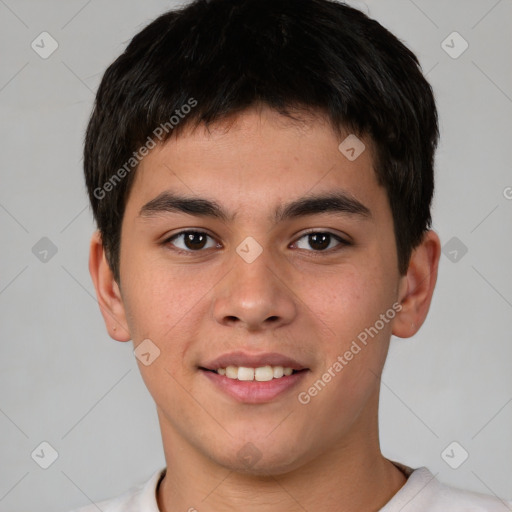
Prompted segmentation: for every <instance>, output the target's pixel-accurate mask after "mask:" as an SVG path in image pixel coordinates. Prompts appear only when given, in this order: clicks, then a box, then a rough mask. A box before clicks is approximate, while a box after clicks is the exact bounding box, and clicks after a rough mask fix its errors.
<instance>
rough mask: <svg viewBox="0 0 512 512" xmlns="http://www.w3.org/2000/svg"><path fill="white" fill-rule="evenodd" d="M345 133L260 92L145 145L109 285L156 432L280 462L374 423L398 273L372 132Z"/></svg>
mask: <svg viewBox="0 0 512 512" xmlns="http://www.w3.org/2000/svg"><path fill="white" fill-rule="evenodd" d="M347 135H349V134H348V133H347V134H346V135H345V136H347ZM342 140H343V138H342V139H340V138H339V137H338V136H336V135H335V134H334V132H333V131H332V130H331V128H330V127H329V125H328V124H327V123H326V122H325V121H324V120H323V119H322V118H320V117H318V118H317V119H315V120H312V121H310V122H308V123H307V125H306V124H298V123H296V122H293V121H291V120H289V119H287V118H284V117H282V116H281V115H279V114H278V113H276V112H274V111H272V110H269V109H260V110H256V109H253V110H248V111H246V112H244V113H243V114H241V115H239V116H238V117H237V118H236V120H235V122H234V123H233V124H231V125H230V126H229V127H227V125H221V124H218V125H216V126H215V127H212V128H210V131H209V132H208V131H206V130H204V129H202V128H200V129H197V130H196V131H193V132H192V131H188V132H186V133H184V134H183V135H180V137H178V138H177V139H174V138H173V139H171V140H169V141H168V142H166V144H165V145H163V146H160V147H157V148H155V149H153V150H152V151H151V152H150V154H149V155H148V156H147V157H145V159H144V160H143V161H142V162H141V164H140V166H139V169H138V170H137V174H136V176H135V180H134V183H133V187H132V190H131V193H130V196H129V199H128V202H127V207H126V212H125V216H124V219H123V224H122V234H121V252H120V290H121V297H122V306H123V315H124V316H125V318H124V321H125V322H126V325H127V327H128V330H129V334H130V337H131V338H132V339H133V341H134V345H135V347H137V346H139V344H140V343H141V342H143V340H150V342H148V341H145V342H144V343H146V345H143V346H142V347H146V348H145V349H144V352H149V353H150V354H152V355H149V356H146V359H147V360H146V362H149V361H150V360H152V359H153V357H154V356H155V354H158V351H159V355H158V357H156V358H155V359H154V360H152V362H151V363H150V364H147V365H146V364H143V363H142V362H140V361H139V363H138V364H139V367H140V371H141V373H142V376H143V378H144V381H145V383H146V385H147V387H148V389H149V391H150V393H151V395H152V396H153V398H154V400H155V402H156V404H157V410H158V415H159V420H160V423H161V428H162V435H163V438H164V444H165V443H166V442H167V443H171V442H172V443H176V442H178V440H179V442H180V443H182V444H184V445H186V446H188V447H191V448H193V449H194V450H195V451H196V452H197V453H200V454H202V455H204V456H205V457H207V458H209V460H210V461H213V462H216V463H218V464H221V465H222V466H225V467H229V468H232V469H237V470H241V471H243V470H247V471H253V472H255V473H257V472H260V471H261V472H271V473H274V474H278V473H280V472H284V471H289V470H291V469H293V468H297V467H299V466H300V465H301V464H305V463H307V462H311V461H312V460H313V459H314V458H315V457H318V456H319V454H322V453H325V452H326V451H328V450H331V451H336V450H337V449H340V450H341V449H342V448H343V447H346V446H349V444H356V445H357V443H364V442H367V438H368V437H367V436H368V435H369V433H370V432H372V431H373V429H376V427H377V425H376V415H377V397H378V388H379V379H378V376H379V375H380V374H381V371H382V367H383V365H384V361H385V358H386V354H387V350H388V345H389V338H390V335H391V332H392V328H393V322H394V317H395V314H396V311H397V305H396V301H397V300H398V298H399V289H400V283H401V279H402V278H401V277H400V275H399V273H398V266H397V253H396V247H395V237H394V232H393V219H392V215H391V210H390V206H389V203H388V199H387V195H386V192H385V190H384V189H383V188H382V187H380V186H379V185H378V183H377V179H376V175H375V172H374V170H373V166H372V162H373V155H372V148H371V144H370V142H369V141H367V140H365V141H364V142H365V144H366V149H365V150H364V151H363V152H362V153H361V154H360V155H359V156H358V157H357V158H356V159H355V160H349V159H348V158H347V157H346V156H345V154H343V153H342V152H341V151H340V150H339V149H338V146H339V144H340V143H341V142H342ZM348 154H350V151H349V153H348ZM178 196H179V199H180V201H178V200H177V199H178ZM192 200H194V201H192ZM398 308H399V306H398ZM363 340H364V341H363ZM227 366H230V367H234V368H230V369H228V370H227V372H228V374H229V375H230V376H233V375H238V377H239V378H242V379H243V378H248V379H249V378H250V377H251V369H254V368H257V370H256V376H257V377H258V378H262V379H268V378H269V377H272V379H271V380H263V381H260V380H246V381H244V380H239V379H232V378H229V377H228V376H226V375H223V373H224V370H223V368H226V367H227ZM268 366H270V369H269V368H265V369H263V370H261V369H259V368H262V367H268ZM280 366H282V367H284V368H292V369H293V370H294V371H293V373H292V374H291V375H285V376H283V377H280V378H279V375H281V373H282V372H284V371H285V372H286V373H289V372H290V370H284V369H283V370H280V369H279V367H280ZM238 367H243V368H242V369H241V370H240V369H238ZM217 368H222V369H221V370H220V373H217V372H216V371H215V370H217ZM244 368H245V369H244ZM233 372H234V373H233ZM274 372H275V375H276V377H274ZM248 443H252V445H249V444H248Z"/></svg>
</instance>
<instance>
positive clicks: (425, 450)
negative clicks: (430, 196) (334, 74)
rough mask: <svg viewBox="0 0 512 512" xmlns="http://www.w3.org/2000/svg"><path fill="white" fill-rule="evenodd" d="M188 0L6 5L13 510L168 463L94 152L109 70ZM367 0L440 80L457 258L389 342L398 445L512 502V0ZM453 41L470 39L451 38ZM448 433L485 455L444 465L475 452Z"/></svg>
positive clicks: (4, 126) (440, 211) (1, 94)
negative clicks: (133, 334) (411, 326)
mask: <svg viewBox="0 0 512 512" xmlns="http://www.w3.org/2000/svg"><path fill="white" fill-rule="evenodd" d="M353 3H354V4H356V2H353ZM175 5H177V4H176V3H173V2H166V1H163V0H149V1H144V2H142V1H140V2H126V1H122V0H108V1H101V2H100V1H99V0H90V1H85V0H70V1H66V2H64V1H61V2H58V1H55V0H37V1H36V0H0V48H1V50H0V51H1V66H0V109H1V124H0V140H1V144H2V162H1V171H0V172H1V188H0V226H1V233H2V243H1V245H0V257H1V267H0V316H1V318H0V335H1V339H2V342H1V344H0V390H1V394H0V433H1V437H0V511H9V512H20V511H26V510H38V511H40V512H49V511H52V512H55V511H57V512H59V511H62V512H65V511H67V510H70V509H71V508H74V507H76V506H78V505H81V504H86V503H89V499H90V500H94V501H97V500H100V499H103V498H106V497H110V496H114V495H117V494H120V493H122V492H124V491H125V490H126V489H127V488H129V487H130V486H132V485H133V484H135V483H138V482H141V481H144V480H146V479H147V478H148V477H149V476H150V475H151V474H152V473H153V472H154V471H155V470H157V469H159V468H161V467H164V465H165V461H164V458H163V453H162V445H161V438H160V432H159V428H158V423H157V417H156V411H155V407H154V404H153V402H152V399H151V397H150V395H149V393H148V392H147V390H146V388H145V387H144V384H143V382H142V379H141V377H140V375H139V372H138V369H137V365H136V364H135V358H134V356H133V354H132V346H131V343H126V344H121V343H117V342H114V341H112V340H111V339H110V338H109V337H108V335H107V333H106V331H105V328H104V325H103V320H102V318H101V315H100V312H99V308H98V305H97V303H96V300H95V296H94V289H93V285H92V282H91V280H90V277H89V273H88V268H87V260H88V246H89V238H90V235H91V233H92V232H93V229H94V225H93V222H92V216H91V213H90V210H89V207H88V202H87V198H86V193H85V186H84V184H83V178H82V168H81V163H82V162H81V159H82V154H81V152H82V144H83V142H82V140H83V133H84V128H85V125H86V122H87V119H88V116H89V113H90V109H91V106H92V102H93V98H94V92H95V90H96V88H97V86H98V84H99V81H100V79H101V76H102V74H103V72H104V70H105V68H106V67H107V65H108V64H110V62H111V61H112V60H113V59H114V58H115V57H117V55H118V54H119V53H120V52H121V51H122V50H123V49H124V47H125V45H126V43H127V42H128V41H129V40H130V39H131V37H132V36H133V35H134V34H135V33H136V32H137V31H139V30H140V29H141V28H143V26H145V25H146V24H147V23H148V22H149V21H150V20H152V19H153V18H154V17H156V16H157V15H159V14H161V13H163V12H164V11H165V10H167V9H169V8H172V7H173V6H175ZM357 5H358V6H359V7H360V8H361V9H363V10H366V11H367V12H368V11H369V13H370V15H371V16H373V17H375V18H376V19H377V20H379V21H380V22H381V23H382V24H383V25H384V26H386V27H387V28H389V29H390V30H391V31H393V32H394V33H395V34H396V35H397V36H398V37H399V38H400V39H401V40H403V41H404V42H406V43H407V45H408V46H409V47H410V48H411V49H412V50H413V51H415V52H416V53H417V55H418V56H419V58H420V61H421V63H422V66H423V69H424V70H425V72H426V73H427V74H428V79H429V80H430V81H431V83H432V85H433V87H434V89H435V93H436V97H437V101H438V107H439V112H440V122H441V131H442V141H441V145H440V148H439V151H438V155H437V165H436V172H437V194H436V199H435V203H434V211H433V214H434V228H435V229H436V230H437V232H438V233H439V235H440V237H441V241H442V243H443V245H444V244H446V243H447V242H448V241H449V240H450V239H451V238H452V237H457V240H455V241H452V242H451V243H452V244H455V245H453V246H449V247H448V248H447V249H446V250H445V254H444V255H442V258H441V263H440V272H439V281H438V285H437V290H436V292H435V295H434V300H433V304H432V308H431V311H430V315H429V317H428V319H427V321H426V323H425V325H424V327H423V328H422V330H421V331H420V332H419V333H418V334H417V335H416V336H415V337H414V338H413V339H410V340H400V339H395V338H393V340H392V347H391V351H390V355H389V359H388V362H387V364H386V367H385V370H384V375H383V379H382V382H383V384H382V402H381V411H380V412H381V416H380V427H381V440H382V450H383V453H384V455H385V456H387V457H389V458H391V459H393V460H398V461H401V462H404V463H405V464H408V465H410V466H413V467H419V466H423V465H425V466H427V467H428V468H429V469H430V470H431V471H432V472H433V473H434V474H435V475H437V477H438V478H439V479H440V480H442V481H444V482H447V483H449V484H452V485H456V486H460V487H464V488H467V489H471V490H474V491H478V492H484V493H488V494H492V493H495V494H497V495H499V496H501V497H507V498H508V499H511V498H512V436H511V432H512V373H511V361H512V343H511V338H512V314H511V313H512V272H511V271H510V263H511V261H512V236H511V233H512V231H511V228H512V199H507V197H506V196H508V197H509V198H511V197H512V188H507V187H512V172H511V161H512V155H511V145H512V115H511V114H512V99H511V97H512V76H511V75H512V59H511V48H512V36H511V34H512V30H511V20H512V2H511V0H500V1H496V0H479V1H477V0H473V1H468V0H457V1H451V2H445V1H441V0H430V1H426V0H423V1H420V0H415V1H412V0H386V1H383V0H380V1H377V0H371V1H368V2H367V3H363V2H357ZM43 31H47V32H49V33H50V34H51V35H52V37H53V38H55V40H56V41H57V42H58V44H59V47H58V49H57V50H56V51H55V53H53V54H52V55H51V56H50V57H49V58H47V59H42V58H41V57H40V56H39V55H38V54H37V53H36V52H35V51H34V50H33V49H32V48H31V42H32V41H33V40H35V39H36V38H37V36H38V35H39V34H40V33H41V32H43ZM454 31H457V32H458V33H460V34H461V36H462V37H463V38H464V39H465V40H466V41H467V42H468V43H469V48H468V49H467V50H466V51H465V52H464V53H463V54H462V55H460V56H459V57H458V58H456V59H455V58H452V57H451V56H450V55H448V53H447V52H446V51H445V49H448V48H445V49H443V47H442V44H441V43H442V41H444V40H445V39H446V38H447V36H449V35H450V34H451V33H452V32H454ZM452 40H453V43H452V42H451V41H452ZM36 42H37V40H36ZM445 44H448V45H450V46H453V48H452V49H451V50H450V51H451V52H452V53H453V52H456V51H458V50H460V49H461V48H462V46H461V44H462V41H461V40H460V39H457V38H456V39H453V37H452V39H450V38H449V39H448V40H447V43H445ZM42 237H47V238H49V239H50V240H51V241H52V243H53V244H54V245H55V247H56V248H57V253H56V254H55V255H53V256H52V255H51V252H50V253H48V255H47V256H46V258H47V261H45V262H44V261H40V259H39V258H38V257H36V255H35V254H34V253H33V250H32V248H33V247H34V245H35V244H36V243H37V242H38V241H39V240H40V239H41V238H42ZM461 244H464V246H465V247H467V249H468V252H467V253H466V254H464V255H462V254H463V253H462V251H461V247H462V245H461ZM36 247H39V246H36ZM453 250H456V251H458V252H457V257H458V259H457V260H456V261H452V259H453V257H454V255H455V253H453V252H452V254H450V251H453ZM35 252H36V254H37V251H35ZM39 256H40V257H42V256H41V254H39ZM450 258H451V259H450ZM43 441H46V442H48V443H50V445H52V446H53V447H54V448H55V450H56V451H57V452H58V458H57V460H56V461H55V462H54V463H53V464H52V465H51V466H50V467H49V468H48V469H46V470H45V469H42V468H41V467H39V465H38V464H36V462H35V461H34V460H33V458H32V457H31V453H32V452H33V451H34V450H35V449H36V448H37V447H39V445H40V443H41V442H43ZM452 441H457V442H458V443H459V444H460V446H461V447H463V449H465V450H466V451H467V452H468V453H469V458H468V459H467V460H466V461H465V462H464V463H463V464H462V465H460V466H459V467H458V469H452V468H451V467H450V466H449V465H448V464H447V462H445V459H446V460H449V461H450V462H451V463H452V465H453V464H454V461H455V463H456V462H457V461H460V460H461V459H460V458H461V453H462V451H461V448H459V447H458V446H456V447H455V449H454V451H453V452H451V451H450V450H448V453H449V455H451V457H450V458H449V459H447V458H446V457H445V459H443V457H442V455H441V454H442V453H443V451H444V450H445V448H446V447H447V446H448V445H449V444H450V443H451V442H452ZM36 452H37V451H36ZM48 453H49V452H48V450H47V451H46V455H45V456H47V454H48ZM40 460H42V458H40ZM504 510H505V508H504Z"/></svg>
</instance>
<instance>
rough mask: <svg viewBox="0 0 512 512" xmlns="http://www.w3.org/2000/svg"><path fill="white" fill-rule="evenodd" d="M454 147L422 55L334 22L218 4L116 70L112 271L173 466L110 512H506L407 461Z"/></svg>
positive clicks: (108, 314)
mask: <svg viewBox="0 0 512 512" xmlns="http://www.w3.org/2000/svg"><path fill="white" fill-rule="evenodd" d="M437 139H438V126H437V113H436V107H435V103H434V98H433V95H432V91H431V88H430V86H429V85H428V83H427V82H426V81H425V79H424V78H423V76H422V74H421V72H420V70H419V66H418V62H417V60H416V57H415V56H414V55H413V54H412V53H411V52H410V51H409V50H408V49H407V48H406V47H405V46H404V45H403V44H401V43H400V42H399V41H398V40H397V39H396V38H395V37H394V36H393V35H392V34H390V33H389V32H388V31H387V30H386V29H384V28H383V27H382V26H381V25H379V24H378V23H377V22H375V21H373V20H371V19H369V18H367V17H366V16H365V15H364V14H362V13H361V12H359V11H357V10H354V9H351V8H349V7H347V6H345V5H343V4H340V3H335V2H332V1H328V0H210V1H205V0H201V1H199V0H198V1H195V2H193V3H191V4H189V5H188V6H186V7H185V8H183V9H181V10H179V11H173V12H169V13H167V14H164V15H163V16H161V17H159V18H158V19H157V20H155V21H154V22H153V23H151V24H150V25H149V26H148V27H146V28H145V29H144V30H143V31H142V32H140V33H139V34H137V35H136V36H135V37H134V38H133V40H132V41H131V43H130V45H129V46H128V48H127V49H126V51H125V52H124V53H123V55H121V56H120V57H119V58H118V59H117V60H116V61H115V62H114V63H113V64H112V65H111V66H110V67H109V68H108V70H107V71H106V73H105V76H104V77H103V80H102V83H101V85H100V88H99V90H98V94H97V100H96V105H95V108H94V112H93V114H92V117H91V120H90V123H89V127H88V130H87V137H86V143H85V154H84V166H85V175H86V182H87V187H88V190H89V196H90V200H91V203H92V207H93V212H94V216H95V219H96V222H97V224H98V232H97V233H96V234H95V235H94V236H93V238H92V242H91V252H90V271H91V275H92V279H93V281H94V285H95V288H96V292H97V297H98V301H99V304H100V307H101V311H102V314H103V317H104V319H105V323H106V326H107V329H108V331H109V333H110V335H111V336H112V337H113V338H114V339H116V340H118V341H129V340H133V342H134V348H135V355H136V357H137V359H138V364H139V367H140V371H141V373H142V376H143V379H144V381H145V383H146V385H147V387H148V389H149V391H150V393H151V395H152V397H153V399H154V400H155V403H156V406H157V411H158V418H159V422H160V428H161V432H162V440H163V446H164V450H165V458H166V462H167V467H166V468H165V469H163V470H159V471H157V472H156V473H155V474H154V475H153V477H152V478H151V479H150V481H149V482H147V483H145V484H142V485H140V486H138V487H137V488H134V489H131V490H130V491H128V492H127V493H126V494H125V495H123V496H121V497H119V498H116V499H112V500H108V501H104V502H101V503H98V504H93V505H90V506H88V507H86V508H84V509H83V511H93V510H97V509H98V508H99V509H100V510H102V511H103V512H135V511H137V512H158V511H161V512H178V511H187V510H188V511H199V512H213V511H218V512H220V511H222V512H228V511H239V510H244V511H249V512H250V511H258V512H270V511H272V512H274V511H280V512H281V511H286V512H295V511H316V510H323V511H332V512H334V511H344V512H362V511H378V510H381V511H385V512H398V511H402V512H408V511H415V512H427V511H428V512H448V511H461V512H462V511H467V510H475V511H476V510H481V511H483V510H485V511H496V512H505V511H506V510H507V507H509V506H510V505H512V504H508V505H507V503H506V502H504V501H502V500H499V499H496V498H493V497H489V496H484V495H480V494H475V493H470V492H466V491H462V490H456V489H453V488H449V487H447V486H445V485H443V484H441V483H440V482H438V481H437V479H436V478H434V476H433V475H432V473H431V472H430V471H429V470H428V469H427V468H426V467H422V468H418V469H414V470H413V469H412V468H409V467H407V466H404V465H403V464H400V463H399V462H395V461H390V460H388V459H386V458H385V457H383V455H382V454H381V451H380V445H379V435H378V404H379V389H380V375H381V373H382V370H383V366H384V363H385V360H386V356H387V351H388V347H389V343H390V337H391V335H392V334H394V335H395V336H398V337H402V338H407V337H410V336H412V335H414V334H415V333H416V332H417V331H418V330H419V328H420V327H421V325H422V324H423V322H424V320H425V318H426V315H427V313H428V309H429V306H430V302H431V298H432V294H433V290H434V287H435V283H436V278H437V267H438V262H439V255H440V242H439V238H438V236H437V235H436V234H435V233H434V232H433V231H432V230H431V229H430V226H431V216H430V204H431V199H432V194H433V183H434V180H433V160H434V151H435V147H436V144H437Z"/></svg>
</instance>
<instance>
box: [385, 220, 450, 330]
mask: <svg viewBox="0 0 512 512" xmlns="http://www.w3.org/2000/svg"><path fill="white" fill-rule="evenodd" d="M440 254H441V242H440V240H439V237H438V235H437V233H435V232H434V231H432V230H429V231H427V232H426V233H425V235H424V237H423V240H422V242H421V244H420V245H419V246H418V247H416V249H414V251H413V252H412V255H411V260H410V262H409V268H408V269H407V274H406V275H405V276H403V277H402V278H401V282H400V286H399V302H400V304H401V306H402V309H401V310H400V312H399V313H398V314H397V315H396V317H395V319H394V321H393V330H392V333H393V334H394V335H395V336H397V337H399V338H409V337H411V336H413V335H414V334H416V333H417V332H418V331H419V329H420V327H421V326H422V325H423V322H424V321H425V319H426V317H427V313H428V311H429V309H430V304H431V301H432V296H433V293H434V288H435V285H436V281H437V270H438V266H439V257H440Z"/></svg>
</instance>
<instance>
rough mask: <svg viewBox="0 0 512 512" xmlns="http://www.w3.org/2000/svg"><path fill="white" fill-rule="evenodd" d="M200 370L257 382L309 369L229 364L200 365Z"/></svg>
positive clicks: (234, 378) (233, 378)
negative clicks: (222, 366)
mask: <svg viewBox="0 0 512 512" xmlns="http://www.w3.org/2000/svg"><path fill="white" fill-rule="evenodd" d="M199 369H200V370H203V371H206V372H212V373H216V374H218V375H221V376H223V377H224V376H225V377H227V378H228V379H232V380H238V381H243V382H250V381H257V382H268V381H271V380H274V379H282V378H283V377H289V376H290V375H295V374H296V373H300V372H305V371H308V369H307V368H303V369H301V370H294V369H293V368H290V367H289V366H285V367H283V366H271V365H266V366H258V367H256V368H253V367H250V366H233V365H230V366H227V367H226V368H217V369H216V370H211V369H209V368H203V367H201V366H200V367H199Z"/></svg>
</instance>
